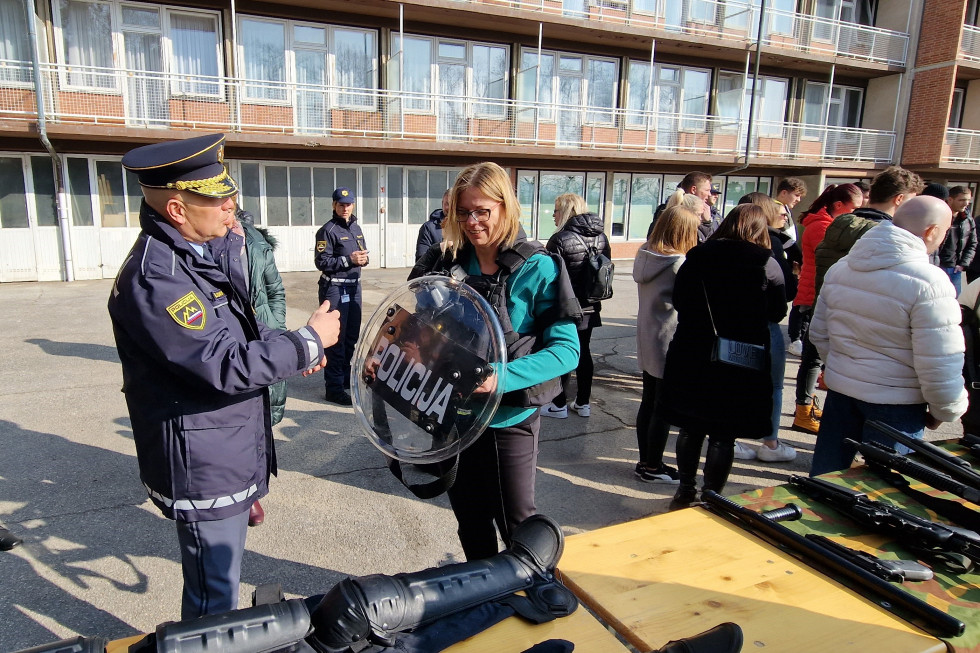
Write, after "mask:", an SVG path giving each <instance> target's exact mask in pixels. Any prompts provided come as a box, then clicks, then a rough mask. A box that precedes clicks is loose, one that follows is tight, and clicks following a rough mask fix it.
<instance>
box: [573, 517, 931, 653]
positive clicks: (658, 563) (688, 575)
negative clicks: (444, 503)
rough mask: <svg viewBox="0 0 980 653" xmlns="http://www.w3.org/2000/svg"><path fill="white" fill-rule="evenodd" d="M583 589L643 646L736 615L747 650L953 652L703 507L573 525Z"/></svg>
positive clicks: (585, 597) (577, 578) (588, 600)
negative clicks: (588, 528) (578, 528)
mask: <svg viewBox="0 0 980 653" xmlns="http://www.w3.org/2000/svg"><path fill="white" fill-rule="evenodd" d="M559 568H560V571H561V576H562V579H563V580H564V582H565V584H566V585H567V586H568V587H569V588H570V589H572V591H574V592H575V594H576V595H577V596H578V597H579V599H580V600H581V601H582V602H583V603H585V604H586V605H588V606H589V607H590V608H591V609H592V610H594V611H595V612H596V614H598V615H599V616H600V618H602V619H603V620H604V621H606V622H607V623H608V624H610V625H611V626H612V627H613V628H614V629H615V630H616V631H617V632H619V633H620V634H621V635H622V636H623V637H624V638H625V639H626V640H627V641H629V642H630V643H631V644H632V645H633V646H636V647H637V648H638V649H640V650H644V651H648V650H651V649H652V650H656V649H658V648H660V647H661V646H663V645H664V644H665V643H666V642H667V641H669V640H672V639H679V638H682V637H689V636H691V635H694V634H697V633H700V632H703V631H705V630H707V629H709V628H712V627H714V626H715V625H717V624H719V623H722V622H725V621H733V622H735V623H737V624H738V625H739V626H741V627H742V630H743V632H744V634H745V646H744V649H743V650H745V651H752V650H761V649H764V650H768V651H827V652H828V653H839V652H840V651H863V652H866V651H888V652H889V653H905V652H909V653H912V652H922V653H924V652H930V653H944V652H945V651H946V650H947V649H946V645H945V644H944V643H943V642H942V641H940V640H938V639H936V638H934V637H931V636H929V635H927V634H925V633H923V632H922V631H920V630H918V629H916V628H915V627H913V626H911V625H909V624H907V623H906V622H905V621H902V620H900V619H898V618H897V617H895V616H893V615H891V614H889V613H888V612H886V611H884V610H883V609H881V608H879V607H877V606H876V605H874V604H873V603H871V602H870V601H868V600H866V599H864V598H862V597H861V596H859V595H858V594H856V593H855V592H852V591H851V590H849V589H847V588H846V587H844V586H843V585H840V584H839V583H837V582H835V581H832V580H830V579H829V578H827V577H826V576H823V575H821V574H819V573H818V572H816V571H814V570H812V569H810V568H809V567H806V566H805V565H803V564H802V563H800V562H797V561H796V560H795V559H794V558H792V557H790V556H789V555H788V554H784V553H782V552H781V551H779V550H778V549H776V548H775V547H772V546H770V545H768V544H766V543H765V542H763V541H762V540H760V539H758V538H757V537H755V536H753V535H750V534H749V533H746V532H744V531H742V530H741V529H740V528H738V527H737V526H734V525H732V524H730V523H728V522H727V521H725V520H724V519H722V518H721V517H718V516H716V515H713V514H711V513H709V512H708V511H707V510H705V509H703V508H690V509H687V510H680V511H677V512H672V513H667V514H662V515H655V516H653V517H647V518H646V519H641V520H638V521H634V522H629V523H626V524H620V525H617V526H610V527H607V528H601V529H599V530H596V531H592V532H590V533H583V534H581V535H573V536H571V537H569V538H568V539H567V540H566V542H565V553H564V555H563V556H562V559H561V562H560V564H559Z"/></svg>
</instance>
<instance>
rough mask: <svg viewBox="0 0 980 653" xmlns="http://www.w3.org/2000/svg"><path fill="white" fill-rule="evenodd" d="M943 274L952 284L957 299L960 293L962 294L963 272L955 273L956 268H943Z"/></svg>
mask: <svg viewBox="0 0 980 653" xmlns="http://www.w3.org/2000/svg"><path fill="white" fill-rule="evenodd" d="M943 272H945V273H946V276H948V277H949V280H950V281H952V282H953V287H954V288H956V296H957V297H959V296H960V293H961V292H963V272H957V271H956V268H943Z"/></svg>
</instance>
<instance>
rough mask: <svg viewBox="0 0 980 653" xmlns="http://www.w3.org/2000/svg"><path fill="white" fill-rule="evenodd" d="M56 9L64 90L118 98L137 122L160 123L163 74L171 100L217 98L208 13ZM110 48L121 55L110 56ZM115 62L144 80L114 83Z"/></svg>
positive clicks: (214, 39)
mask: <svg viewBox="0 0 980 653" xmlns="http://www.w3.org/2000/svg"><path fill="white" fill-rule="evenodd" d="M0 1H2V2H5V1H7V0H0ZM56 8H57V11H56V16H55V25H56V31H57V33H58V34H60V41H59V48H60V53H59V56H60V57H61V59H62V60H63V61H65V62H66V63H68V64H71V65H72V69H71V70H70V71H69V72H68V73H67V76H66V78H65V82H66V84H67V85H68V86H72V87H80V88H84V89H92V90H109V91H113V92H119V91H122V90H125V92H126V93H127V95H128V96H129V105H130V111H131V112H133V111H136V112H137V113H139V114H140V116H141V117H158V118H159V117H165V116H166V114H165V111H166V108H165V107H164V106H162V105H163V104H164V103H165V102H166V100H167V99H168V95H167V88H168V83H167V81H166V80H167V77H166V76H167V75H168V74H173V76H174V78H173V82H172V83H171V84H169V87H170V92H171V93H173V94H176V95H206V96H218V95H220V93H221V87H220V84H219V82H218V78H219V77H220V75H221V59H220V52H219V46H218V43H219V34H218V18H217V13H216V12H213V11H204V10H199V11H194V10H187V9H176V8H169V7H165V6H156V7H150V6H145V5H129V4H118V5H117V4H114V3H108V2H87V1H84V0H58V2H57V4H56ZM113 43H119V44H120V46H121V47H122V51H121V52H114V51H113ZM116 61H119V62H123V63H122V66H121V68H123V69H125V70H126V71H128V72H130V73H132V72H139V73H145V74H140V75H131V74H130V75H120V74H119V72H118V70H119V67H117V66H116V64H115V63H114V62H116ZM117 80H126V84H125V85H123V84H120V83H119V81H117ZM123 86H125V89H123V88H122V87H123ZM161 112H164V113H162V114H161Z"/></svg>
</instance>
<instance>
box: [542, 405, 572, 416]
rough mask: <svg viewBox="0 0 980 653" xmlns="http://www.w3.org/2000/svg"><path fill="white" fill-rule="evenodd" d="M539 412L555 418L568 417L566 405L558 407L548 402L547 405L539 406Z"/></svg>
mask: <svg viewBox="0 0 980 653" xmlns="http://www.w3.org/2000/svg"><path fill="white" fill-rule="evenodd" d="M541 414H542V415H543V416H544V417H555V418H557V419H565V418H566V417H568V406H562V407H561V408H559V407H558V406H556V405H554V404H548V405H547V406H542V407H541Z"/></svg>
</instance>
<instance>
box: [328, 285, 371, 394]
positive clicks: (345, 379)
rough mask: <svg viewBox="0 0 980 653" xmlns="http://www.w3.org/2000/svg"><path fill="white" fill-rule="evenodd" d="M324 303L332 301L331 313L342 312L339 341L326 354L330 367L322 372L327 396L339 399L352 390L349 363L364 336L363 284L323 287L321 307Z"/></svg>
mask: <svg viewBox="0 0 980 653" xmlns="http://www.w3.org/2000/svg"><path fill="white" fill-rule="evenodd" d="M345 298H346V299H345ZM325 300H330V310H333V309H337V310H338V311H340V338H339V339H338V340H337V344H335V345H334V346H332V347H328V348H327V349H326V350H325V351H324V354H325V355H326V357H327V366H326V367H325V368H324V369H323V384H324V386H326V390H327V394H328V395H336V394H340V393H341V392H343V391H344V390H345V389H347V388H350V361H351V358H353V356H354V347H355V346H356V345H357V337H358V336H359V335H360V333H361V284H360V283H357V284H350V285H337V284H330V285H324V284H321V286H320V303H321V304H322V303H323V302H324V301H325Z"/></svg>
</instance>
